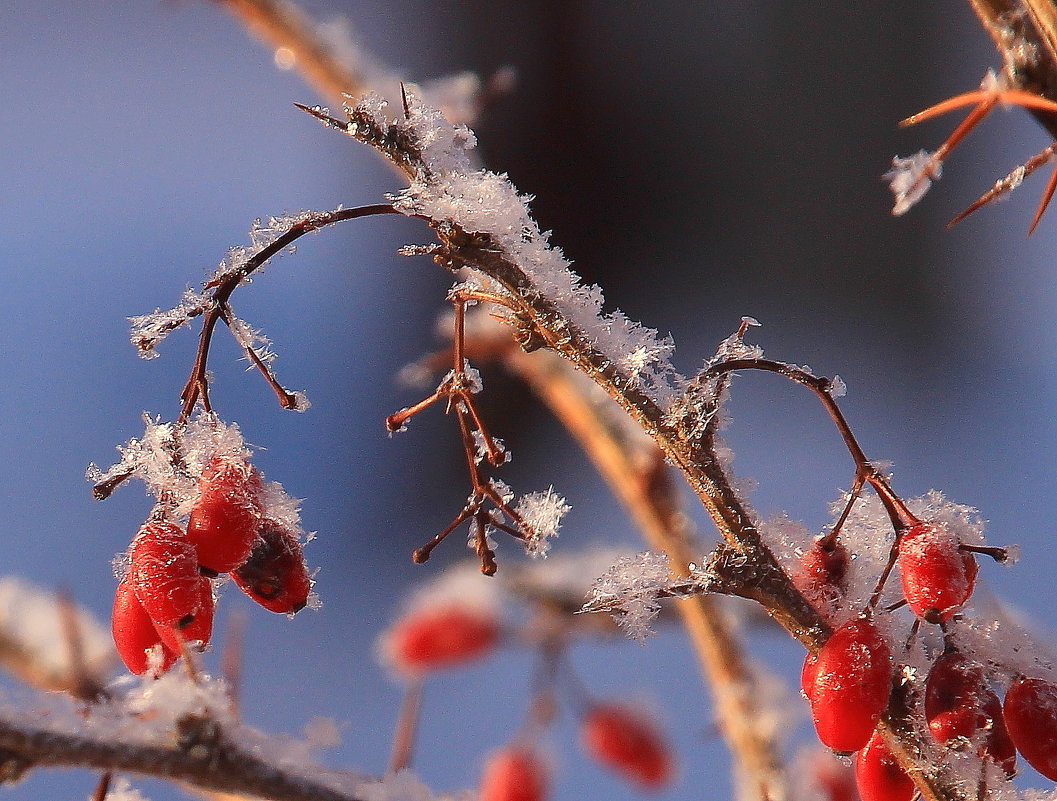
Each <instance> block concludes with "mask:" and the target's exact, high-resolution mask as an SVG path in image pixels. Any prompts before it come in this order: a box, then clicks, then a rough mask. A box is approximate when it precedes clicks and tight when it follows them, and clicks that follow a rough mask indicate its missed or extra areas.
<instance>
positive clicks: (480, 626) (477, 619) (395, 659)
mask: <svg viewBox="0 0 1057 801" xmlns="http://www.w3.org/2000/svg"><path fill="white" fill-rule="evenodd" d="M498 638H499V622H498V621H497V620H496V618H495V617H494V616H493V614H492V613H491V612H490V611H488V612H485V611H478V610H474V609H469V608H467V607H465V606H459V605H449V606H443V607H438V608H436V609H422V608H419V609H415V610H414V611H412V612H410V613H408V614H407V615H406V616H404V617H403V618H401V619H400V620H398V621H397V622H396V623H394V624H393V626H392V627H391V628H390V629H389V631H388V632H386V634H385V636H384V639H383V645H382V650H383V652H384V655H385V657H386V659H387V661H389V662H390V663H391V664H392V665H393V666H394V667H396V668H397V669H398V670H400V671H401V672H403V673H425V672H428V671H431V670H437V669H439V668H446V667H452V666H455V665H461V664H463V663H465V662H469V661H471V660H473V659H477V658H478V657H481V656H484V655H485V654H486V653H488V651H490V650H491V649H492V647H493V646H494V645H495V643H496V641H497V640H498Z"/></svg>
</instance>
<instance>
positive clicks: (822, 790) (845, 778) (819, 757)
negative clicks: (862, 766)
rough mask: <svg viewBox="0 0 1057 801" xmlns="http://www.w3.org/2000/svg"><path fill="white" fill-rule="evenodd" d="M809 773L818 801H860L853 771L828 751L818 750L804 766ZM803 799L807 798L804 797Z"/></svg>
mask: <svg viewBox="0 0 1057 801" xmlns="http://www.w3.org/2000/svg"><path fill="white" fill-rule="evenodd" d="M805 767H806V769H807V770H808V771H810V774H811V779H812V784H813V785H814V786H815V788H817V791H818V792H816V793H814V794H813V795H814V796H815V797H816V798H817V799H818V801H861V800H860V798H859V793H858V791H857V790H856V788H855V771H854V770H853V769H852V766H851V765H848V764H845V763H844V762H843V761H841V760H839V759H837V758H836V757H834V756H833V754H832V753H831V752H829V751H825V750H823V749H821V748H820V749H818V750H817V751H816V752H814V753H813V754H812V755H811V757H810V760H809V761H808V763H807V764H806V765H805ZM804 797H805V798H806V797H807V796H804Z"/></svg>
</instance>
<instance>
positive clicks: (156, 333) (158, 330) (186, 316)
mask: <svg viewBox="0 0 1057 801" xmlns="http://www.w3.org/2000/svg"><path fill="white" fill-rule="evenodd" d="M212 302H213V301H212V299H211V298H209V297H208V296H206V295H204V294H203V293H201V292H198V291H196V290H193V289H187V290H184V294H183V297H182V298H181V300H180V302H179V303H178V304H177V305H176V306H174V307H173V308H171V309H165V310H164V311H163V310H162V309H155V310H154V311H153V312H151V313H150V314H141V315H138V316H135V317H129V318H128V321H129V323H130V324H131V326H130V332H129V339H130V340H131V341H132V344H133V345H135V347H136V350H137V351H138V352H139V355H140V357H141V358H143V359H156V358H157V357H158V353H157V351H155V346H157V344H158V343H159V342H161V341H162V340H163V339H165V337H167V336H168V335H169V334H170V333H172V332H173V331H175V330H176V329H177V328H179V327H180V326H183V325H187V324H188V323H189V322H190V321H191V319H192V318H194V317H197V316H198V315H200V314H203V313H204V312H205V311H206V310H207V309H208V308H209V307H210V305H211V304H212Z"/></svg>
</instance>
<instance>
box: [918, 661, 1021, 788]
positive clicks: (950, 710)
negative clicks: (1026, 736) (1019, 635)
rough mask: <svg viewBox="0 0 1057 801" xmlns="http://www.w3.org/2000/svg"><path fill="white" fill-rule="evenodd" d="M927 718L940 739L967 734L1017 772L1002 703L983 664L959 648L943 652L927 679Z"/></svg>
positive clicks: (956, 740)
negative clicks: (958, 649) (989, 681)
mask: <svg viewBox="0 0 1057 801" xmlns="http://www.w3.org/2000/svg"><path fill="white" fill-rule="evenodd" d="M925 720H926V721H927V722H928V724H929V730H930V731H931V732H932V736H933V737H934V738H935V740H936V741H937V742H939V743H944V744H946V745H951V744H955V745H956V744H958V743H959V742H961V740H960V739H959V738H964V740H967V741H969V742H971V743H975V744H977V745H978V748H977V752H978V754H979V755H980V756H986V757H988V758H989V759H990V760H991V761H993V762H994V763H995V764H997V765H999V766H1000V767H1001V768H1002V769H1003V770H1004V771H1005V772H1006V775H1008V776H1012V775H1013V774H1014V773H1016V763H1017V752H1016V748H1015V746H1014V745H1013V740H1012V739H1010V736H1009V732H1008V731H1007V730H1006V724H1005V721H1004V719H1003V717H1002V703H1001V702H1000V701H999V700H998V696H997V695H995V693H994V691H993V690H992V689H991V687H990V686H989V685H988V683H987V677H986V676H985V675H984V670H983V668H982V667H981V666H980V665H979V664H977V663H976V662H973V661H972V660H971V659H969V658H968V657H966V656H965V655H964V654H962V653H961V652H959V651H947V652H945V653H943V654H942V655H941V656H940V657H939V659H937V660H936V662H935V664H934V665H933V666H932V668H931V670H929V675H928V678H927V679H926V680H925Z"/></svg>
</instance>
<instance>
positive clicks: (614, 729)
mask: <svg viewBox="0 0 1057 801" xmlns="http://www.w3.org/2000/svg"><path fill="white" fill-rule="evenodd" d="M580 742H581V743H582V744H583V747H584V749H585V750H586V751H587V752H588V753H589V754H590V755H591V756H592V757H594V759H596V760H597V761H598V762H599V763H601V764H603V765H606V766H608V767H610V768H612V769H613V770H615V771H616V772H617V773H619V774H620V775H621V776H623V777H624V778H626V779H628V780H629V781H631V782H632V783H634V784H636V785H637V786H638V787H639V788H640V789H643V790H659V789H661V788H662V787H664V786H665V785H666V784H668V782H669V781H670V780H671V777H672V758H671V752H670V749H669V748H668V744H667V743H666V742H665V741H664V738H663V737H661V734H660V732H659V731H657V729H656V728H655V727H654V725H653V724H652V723H651V722H650V721H648V720H646V719H645V718H644V717H643V716H642V715H640V714H637V713H636V712H634V711H632V710H629V709H626V708H624V707H622V706H620V705H618V704H598V705H596V706H594V707H592V708H591V709H590V710H589V711H588V713H587V715H586V716H585V717H584V721H583V724H582V726H581V728H580Z"/></svg>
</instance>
